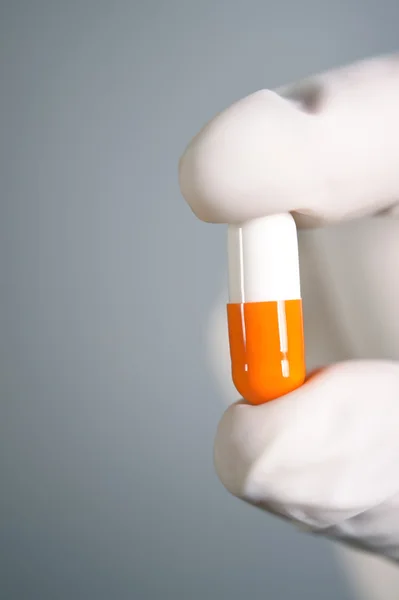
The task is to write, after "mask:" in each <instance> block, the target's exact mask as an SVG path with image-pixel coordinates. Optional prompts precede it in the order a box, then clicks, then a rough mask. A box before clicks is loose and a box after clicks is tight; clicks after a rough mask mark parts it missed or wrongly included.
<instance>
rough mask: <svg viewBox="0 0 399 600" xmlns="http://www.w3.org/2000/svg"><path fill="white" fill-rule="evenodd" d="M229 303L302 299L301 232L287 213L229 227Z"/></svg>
mask: <svg viewBox="0 0 399 600" xmlns="http://www.w3.org/2000/svg"><path fill="white" fill-rule="evenodd" d="M228 272H229V302H231V303H242V302H269V301H273V300H274V301H277V300H297V299H300V298H301V289H300V275H299V255H298V235H297V229H296V225H295V221H294V219H293V217H292V215H290V214H288V213H283V214H277V215H272V216H268V217H261V218H259V219H253V220H252V221H247V222H246V223H241V224H238V225H229V226H228Z"/></svg>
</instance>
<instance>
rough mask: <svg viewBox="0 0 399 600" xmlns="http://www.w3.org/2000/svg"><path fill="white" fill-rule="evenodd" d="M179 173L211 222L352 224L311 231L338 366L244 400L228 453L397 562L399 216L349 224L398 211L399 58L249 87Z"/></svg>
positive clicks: (300, 512) (236, 469) (319, 354)
mask: <svg viewBox="0 0 399 600" xmlns="http://www.w3.org/2000/svg"><path fill="white" fill-rule="evenodd" d="M179 176H180V185H181V190H182V193H183V196H184V197H185V199H186V201H187V202H188V204H189V205H190V207H191V209H192V210H193V211H194V213H195V214H196V215H197V216H198V217H199V218H200V219H202V220H203V221H206V222H213V223H231V222H239V221H244V220H246V219H250V218H255V217H258V216H263V215H267V214H273V213H277V212H285V211H290V212H292V214H293V215H294V217H295V218H296V220H297V223H298V225H299V227H310V228H314V227H320V226H321V225H323V226H327V225H332V224H337V223H339V222H341V223H343V222H346V223H348V224H349V229H346V230H345V226H342V227H343V229H342V230H339V231H337V232H335V231H334V227H326V228H323V229H312V230H311V231H309V232H307V231H305V232H300V259H301V275H302V287H303V301H304V311H305V342H306V346H307V353H308V356H309V357H310V360H308V363H309V364H310V366H312V367H314V366H319V365H320V364H330V366H328V367H327V368H325V369H323V370H322V371H320V372H318V373H317V374H316V375H315V376H313V377H311V378H310V380H309V381H308V382H307V383H306V384H305V385H304V386H303V387H301V388H300V389H298V390H296V391H295V392H293V393H291V394H288V395H286V396H284V397H282V398H280V399H278V400H275V401H273V402H270V403H268V404H265V405H262V406H250V405H248V404H246V403H245V402H242V401H241V402H238V403H235V404H233V405H231V406H230V407H229V408H228V409H227V411H226V413H225V414H224V416H223V418H222V420H221V422H220V424H219V427H218V431H217V435H216V441H215V466H216V470H217V473H218V475H219V478H220V480H221V481H222V483H223V484H224V485H225V487H226V488H227V489H228V490H229V491H230V492H231V493H232V494H234V495H235V496H237V497H239V498H242V499H243V500H245V501H247V502H249V503H251V504H254V505H256V506H259V507H261V508H263V509H265V510H268V511H270V512H272V513H275V514H277V515H280V516H281V517H283V518H287V519H289V520H291V521H293V522H295V523H297V524H298V525H300V526H304V527H305V528H306V529H308V530H309V531H311V532H314V533H317V534H323V535H326V536H327V537H331V538H334V539H338V540H341V541H343V542H346V543H347V544H349V545H353V546H356V547H360V548H363V549H365V550H367V551H370V552H372V553H376V554H379V555H381V556H384V557H386V558H388V559H390V560H391V561H396V562H398V561H399V363H398V362H395V360H398V359H399V221H395V220H393V219H388V218H385V219H382V218H379V219H370V218H368V219H366V220H365V221H364V222H363V221H362V220H361V221H358V222H356V223H355V224H354V225H353V227H354V228H355V229H356V228H358V229H362V231H363V232H364V236H363V237H362V238H361V239H362V240H363V241H364V243H363V242H362V244H361V245H359V244H357V245H356V247H354V246H353V245H352V246H351V239H352V238H351V229H350V227H352V223H354V222H353V221H352V220H353V219H355V218H358V217H374V216H376V215H380V214H384V215H391V216H394V215H395V212H396V213H397V208H398V200H399V57H386V58H381V59H376V60H372V61H365V62H362V63H359V64H355V65H352V66H350V67H347V68H344V69H340V70H337V71H332V72H328V73H325V74H323V75H319V76H315V77H313V78H309V79H308V80H306V81H304V82H301V83H299V84H297V85H293V86H288V87H287V88H284V89H282V90H278V91H277V92H273V91H268V90H266V91H260V92H257V93H255V94H253V95H251V96H248V97H247V98H245V99H244V100H242V101H240V102H238V103H236V104H235V105H233V106H232V107H231V108H229V109H227V110H226V111H224V112H223V113H221V114H220V115H218V116H217V117H215V119H213V120H212V121H211V122H210V123H208V125H206V126H205V128H204V129H203V130H202V131H201V132H200V133H199V134H198V135H197V136H196V137H195V138H194V139H193V141H192V142H191V143H190V145H189V146H188V148H187V150H186V152H185V153H184V155H183V157H182V159H181V161H180V166H179ZM324 232H326V235H325V236H324ZM334 235H335V236H338V238H340V239H342V240H345V241H346V243H344V244H336V245H335V249H334V253H335V254H334V257H335V255H336V254H337V255H339V254H341V258H342V261H341V266H340V267H337V264H338V263H336V262H334V260H332V255H331V252H330V251H331V248H334V246H333V245H332V244H331V243H330V242H331V239H332V237H333V236H334ZM323 236H324V237H323ZM357 246H359V247H357ZM345 252H346V253H348V255H347V256H346V255H345ZM354 257H355V258H356V262H354ZM344 281H345V284H343V283H342V282H344ZM326 290H327V291H326ZM321 306H322V307H323V309H322V310H320V307H321ZM365 322H366V323H367V325H368V326H367V327H364V323H365ZM226 339H227V338H226ZM224 350H226V356H227V349H226V348H225V349H224ZM215 353H216V350H215ZM336 357H340V358H343V359H344V360H343V362H338V363H336V364H332V363H335V361H336ZM346 359H348V360H346ZM349 359H356V360H349ZM373 359H381V360H373ZM227 362H228V358H227V359H226V363H225V364H226V365H227ZM226 374H227V370H226V369H225V373H224V375H226ZM226 376H227V375H226ZM390 597H392V598H393V597H396V596H390Z"/></svg>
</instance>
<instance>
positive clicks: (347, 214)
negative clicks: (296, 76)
mask: <svg viewBox="0 0 399 600" xmlns="http://www.w3.org/2000/svg"><path fill="white" fill-rule="evenodd" d="M398 161H399V58H398V57H387V58H380V59H376V60H372V61H364V62H361V63H357V64H354V65H351V66H350V67H346V68H343V69H339V70H336V71H330V72H327V73H325V74H322V75H319V76H315V77H313V78H310V79H307V80H305V81H304V82H300V83H299V84H297V85H294V86H288V87H287V88H284V89H282V90H279V91H278V92H274V91H271V90H261V91H258V92H256V93H255V94H252V95H250V96H247V97H246V98H244V99H243V100H241V101H239V102H237V103H235V104H234V105H233V106H231V107H230V108H228V109H226V110H225V111H223V112H222V113H221V114H219V115H217V116H216V117H215V118H214V119H213V120H212V121H210V122H209V123H208V124H207V125H206V126H205V127H204V128H203V129H202V130H201V131H200V132H199V134H198V135H197V136H196V137H195V138H194V139H193V140H192V141H191V143H190V144H189V145H188V147H187V149H186V151H185V152H184V154H183V156H182V158H181V160H180V164H179V181H180V187H181V191H182V194H183V196H184V198H185V199H186V201H187V202H188V204H189V205H190V207H191V209H192V210H193V211H194V213H195V214H196V215H197V217H198V218H200V219H201V220H203V221H206V222H213V223H238V222H242V221H246V220H248V219H253V218H257V217H261V216H265V215H268V214H275V213H281V212H292V213H294V214H295V215H296V220H297V223H298V224H299V226H309V225H310V226H312V225H319V224H323V223H329V222H337V221H340V220H344V219H348V218H356V217H361V216H366V215H372V214H377V213H379V212H381V211H385V210H389V209H391V208H392V207H394V206H395V203H396V201H397V200H398V199H399V169H398Z"/></svg>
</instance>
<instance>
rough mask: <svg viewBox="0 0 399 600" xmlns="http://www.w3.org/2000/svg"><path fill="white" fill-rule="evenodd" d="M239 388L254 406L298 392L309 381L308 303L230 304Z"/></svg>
mask: <svg viewBox="0 0 399 600" xmlns="http://www.w3.org/2000/svg"><path fill="white" fill-rule="evenodd" d="M227 318H228V329H229V343H230V355H231V365H232V377H233V382H234V385H235V387H236V389H237V391H238V392H239V393H240V394H241V396H242V397H243V398H244V399H245V400H247V401H248V402H250V403H251V404H263V403H264V402H268V401H269V400H274V399H275V398H278V397H280V396H283V395H284V394H288V393H289V392H292V391H293V390H295V389H296V388H298V387H299V386H301V385H302V384H303V383H304V381H305V375H306V373H305V371H306V368H305V349H304V335H303V317H302V301H301V300H300V299H298V300H279V301H270V302H246V303H242V304H234V303H231V304H228V305H227Z"/></svg>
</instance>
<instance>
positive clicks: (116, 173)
mask: <svg viewBox="0 0 399 600" xmlns="http://www.w3.org/2000/svg"><path fill="white" fill-rule="evenodd" d="M398 22H399V3H398V2H397V0H392V1H381V0H357V1H348V0H347V1H343V0H341V1H338V0H334V1H332V0H331V1H327V0H326V1H322V0H314V1H311V0H308V1H298V0H291V1H288V0H286V1H283V0H279V2H269V1H267V0H263V1H256V0H246V1H245V2H240V1H238V0H235V1H234V2H226V3H222V2H218V1H214V0H198V1H196V2H193V1H192V0H186V1H185V0H170V1H169V2H163V1H162V0H145V1H144V0H142V1H141V2H138V1H134V0H130V1H129V2H128V1H126V2H123V1H110V0H109V1H108V2H102V1H101V0H98V1H96V2H94V1H84V0H80V1H76V0H75V1H72V0H68V1H67V0H65V1H64V2H58V1H55V0H53V1H50V0H48V1H45V0H41V1H40V0H36V1H34V0H26V1H20V0H10V1H9V2H4V1H3V2H2V3H1V5H0V82H1V96H0V132H1V138H0V194H1V195H0V198H1V202H0V203H1V215H0V230H1V231H0V261H1V271H0V275H1V278H0V282H1V311H0V321H1V322H0V327H1V329H0V330H1V336H0V353H1V355H0V365H1V377H0V386H1V413H0V468H1V479H0V481H1V489H0V505H1V515H0V569H1V573H0V597H1V599H3V598H4V599H7V600H13V599H24V598H26V599H29V600H31V599H32V600H36V599H37V600H46V599H47V598H49V599H51V600H57V599H64V598H65V599H74V600H76V599H79V600H80V599H85V600H90V599H92V598H93V599H96V600H97V599H98V600H101V599H102V598H104V599H105V598H106V599H109V600H111V599H115V600H124V599H130V598H135V599H136V598H137V599H139V600H141V599H146V598H148V599H151V600H152V599H154V600H155V599H165V598H171V599H172V598H173V599H174V600H183V599H184V600H197V599H201V600H202V599H204V598H209V599H211V600H219V599H224V598H228V599H231V600H235V599H237V600H242V598H244V597H248V598H251V599H254V600H256V599H258V598H259V599H260V598H267V600H298V599H300V598H307V599H308V598H323V599H324V600H330V599H331V600H332V599H334V600H336V599H338V598H339V599H350V598H351V597H352V596H351V592H350V590H349V588H348V586H347V582H346V581H345V580H344V577H343V574H342V573H341V572H340V571H339V567H338V565H337V564H336V562H335V556H334V554H333V552H332V547H331V546H330V545H329V544H328V543H327V542H324V541H322V540H315V539H312V538H310V537H307V536H305V535H303V534H301V533H298V532H296V531H294V530H292V529H291V528H290V527H288V526H287V525H286V524H283V523H281V522H279V521H277V520H275V519H273V518H272V517H269V516H266V515H263V514H261V513H258V512H257V511H256V510H255V509H252V508H250V507H247V506H245V505H243V504H241V503H240V502H239V501H237V500H235V499H234V498H232V497H231V496H229V495H228V494H227V492H225V491H224V489H223V488H222V486H221V485H220V484H219V483H218V481H217V479H216V476H215V474H214V471H213V466H212V444H213V436H214V431H215V427H216V424H217V421H218V419H219V417H220V415H221V412H222V410H223V403H222V400H221V398H220V397H219V393H218V391H217V389H216V385H215V383H214V382H213V381H212V379H211V376H210V374H209V373H208V371H207V367H206V359H205V340H204V324H205V320H206V318H207V315H208V313H209V310H210V308H211V306H212V303H213V301H214V298H215V296H216V294H218V292H219V289H220V284H221V281H222V278H223V277H224V274H225V263H224V261H225V254H224V242H225V240H224V235H223V232H222V230H221V228H219V227H217V226H206V225H203V224H201V223H199V222H197V221H196V220H195V218H194V216H193V215H192V214H191V213H190V211H189V210H188V208H187V207H186V206H185V205H184V202H183V201H182V199H181V197H180V194H179V190H178V186H177V174H176V171H177V161H178V157H179V155H180V153H181V151H182V150H183V148H184V146H185V144H186V142H187V141H188V140H189V138H190V137H191V136H192V135H193V134H194V133H196V131H197V129H198V128H199V127H200V126H201V125H202V124H203V123H204V121H206V120H207V119H208V118H210V117H211V116H212V115H213V114H214V113H215V112H217V111H219V110H220V109H222V108H224V107H225V106H227V105H228V104H230V103H231V102H232V101H234V100H236V99H238V98H240V97H242V96H244V95H246V94H248V93H250V92H252V91H255V90H256V89H258V88H261V87H271V86H277V85H280V84H283V83H285V82H287V81H291V80H293V79H296V78H299V77H301V76H304V75H307V74H310V73H312V72H313V71H318V70H321V69H325V68H328V67H332V66H335V65H339V64H341V63H345V62H348V61H351V60H355V59H357V58H362V57H365V56H368V55H372V54H378V53H381V52H387V51H392V50H396V49H397V46H396V45H395V44H397V42H398V28H397V23H398Z"/></svg>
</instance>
